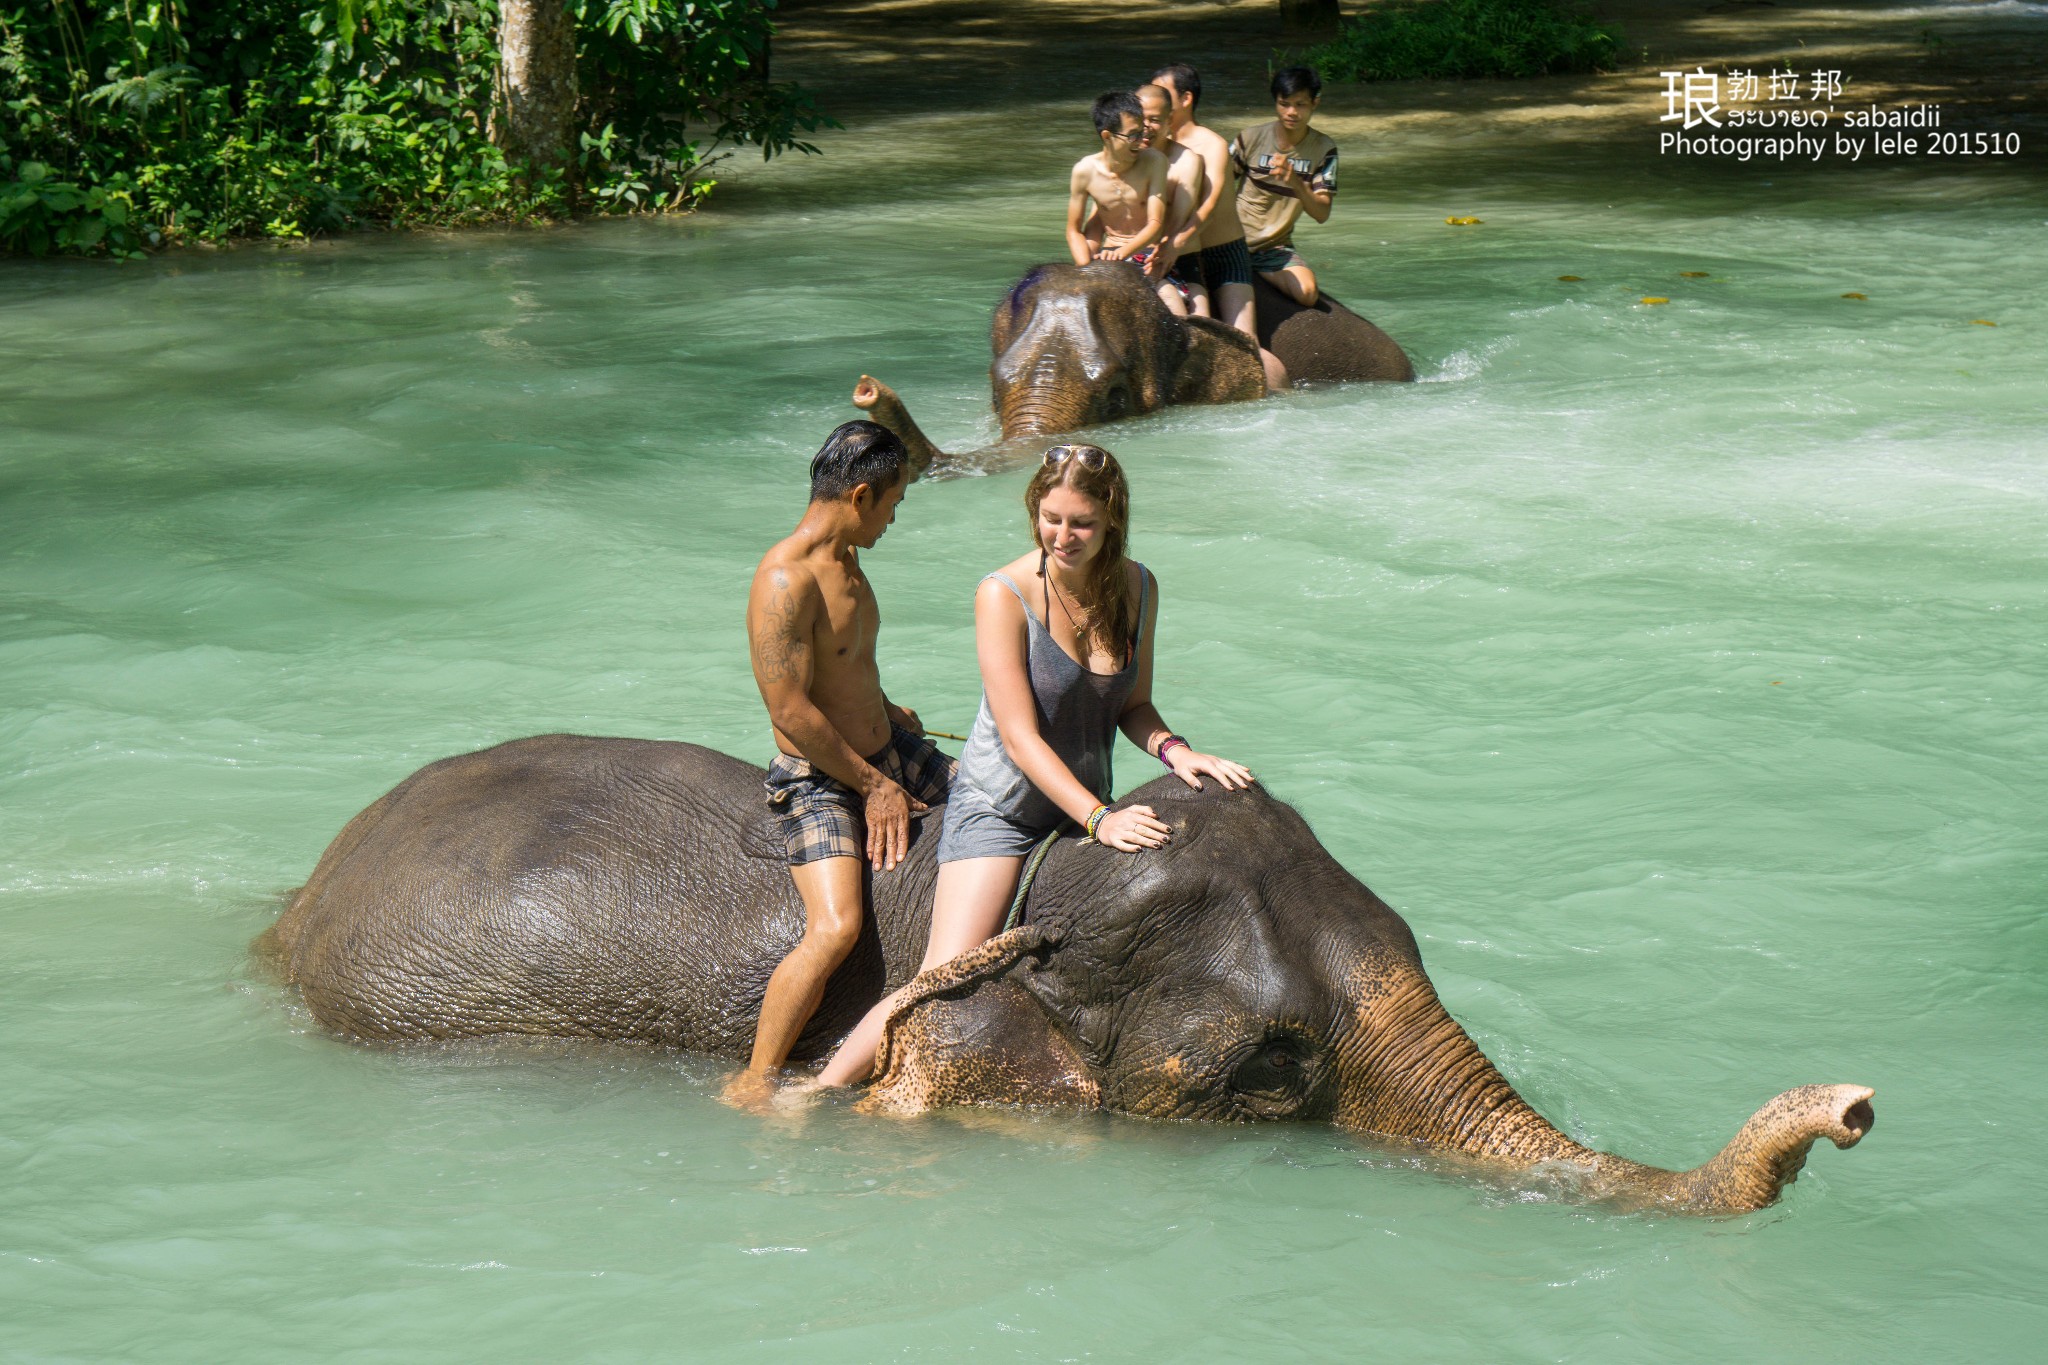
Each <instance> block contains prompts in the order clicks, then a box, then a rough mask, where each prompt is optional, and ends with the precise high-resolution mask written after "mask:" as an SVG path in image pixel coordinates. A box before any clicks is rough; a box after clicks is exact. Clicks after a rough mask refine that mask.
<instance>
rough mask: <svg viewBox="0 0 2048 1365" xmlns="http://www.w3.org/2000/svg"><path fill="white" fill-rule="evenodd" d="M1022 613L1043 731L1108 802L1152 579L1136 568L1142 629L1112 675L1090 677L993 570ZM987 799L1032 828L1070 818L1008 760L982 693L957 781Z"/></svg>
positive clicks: (1099, 797) (1082, 779) (1073, 770)
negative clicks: (1113, 752) (1119, 727)
mask: <svg viewBox="0 0 2048 1365" xmlns="http://www.w3.org/2000/svg"><path fill="white" fill-rule="evenodd" d="M989 578H993V579H995V580H996V581H997V582H999V583H1001V584H1002V585H1003V586H1004V587H1006V588H1008V589H1009V590H1010V591H1011V592H1012V593H1015V594H1016V597H1017V601H1018V602H1019V603H1020V604H1021V605H1022V606H1023V608H1024V629H1025V632H1026V640H1025V657H1026V662H1027V664H1028V665H1029V667H1030V671H1031V699H1032V701H1033V702H1034V703H1035V705H1036V707H1037V711H1038V733H1039V735H1040V737H1041V738H1043V739H1044V740H1045V742H1046V743H1047V744H1048V745H1050V746H1051V747H1052V751H1053V752H1054V753H1056V754H1058V755H1059V756H1060V761H1061V762H1063V763H1065V764H1066V765H1067V771H1069V772H1071V773H1073V775H1074V777H1075V779H1076V780H1077V781H1079V782H1080V784H1081V785H1082V786H1084V787H1086V788H1087V789H1088V790H1089V791H1091V792H1094V793H1095V799H1096V800H1098V801H1107V800H1108V799H1109V787H1110V753H1111V750H1112V748H1113V747H1114V746H1115V744H1116V723H1117V719H1118V717H1120V716H1122V715H1123V713H1124V704H1125V703H1126V702H1128V701H1129V700H1130V697H1131V689H1132V688H1133V687H1135V686H1136V685H1137V682H1138V653H1139V651H1138V645H1139V644H1140V643H1142V642H1143V640H1144V638H1145V605H1146V601H1147V599H1148V598H1149V596H1150V590H1151V575H1150V574H1148V573H1146V572H1145V566H1144V565H1142V564H1140V565H1139V566H1138V630H1137V634H1136V635H1135V636H1134V637H1133V642H1132V647H1131V657H1130V661H1129V662H1128V663H1126V664H1125V665H1124V666H1123V667H1122V668H1120V669H1118V670H1117V671H1116V672H1114V673H1093V672H1090V671H1089V670H1088V669H1085V668H1083V667H1082V666H1081V665H1080V664H1077V663H1075V662H1074V660H1073V659H1072V658H1071V657H1070V656H1069V655H1068V654H1067V652H1066V651H1065V650H1064V649H1061V648H1060V647H1059V643H1058V642H1057V641H1055V640H1054V639H1053V638H1052V632H1051V631H1049V630H1047V629H1046V627H1045V625H1044V624H1043V623H1042V622H1040V621H1039V619H1038V617H1037V616H1035V615H1034V614H1033V613H1032V611H1031V604H1030V603H1029V602H1026V601H1025V600H1024V594H1023V593H1022V592H1021V591H1019V590H1018V588H1017V585H1016V584H1015V583H1013V582H1011V581H1010V578H1009V575H1007V574H1001V573H992V574H990V575H988V577H987V578H984V579H983V580H982V582H984V583H986V582H987V581H988V579H989ZM954 781H956V782H965V783H967V784H968V785H969V786H971V787H973V788H974V789H975V790H976V791H978V792H980V793H981V794H982V795H983V796H985V797H987V798H988V800H989V802H990V804H992V805H993V806H994V807H995V808H996V810H997V811H999V812H1000V813H1002V814H1003V815H1006V816H1008V817H1010V818H1011V819H1013V820H1016V821H1018V822H1019V823H1021V824H1026V825H1030V826H1033V827H1034V828H1043V829H1051V828H1053V827H1054V826H1056V825H1058V824H1059V823H1060V822H1061V821H1062V820H1064V819H1066V818H1067V817H1066V815H1065V813H1064V812H1062V811H1061V810H1060V808H1059V807H1058V806H1056V805H1054V804H1053V803H1052V802H1051V801H1050V800H1048V799H1047V798H1046V796H1045V794H1044V793H1043V792H1041V791H1039V790H1038V788H1037V787H1035V786H1033V785H1032V782H1031V779H1030V778H1028V777H1026V776H1025V775H1024V770H1023V769H1022V768H1019V767H1018V766H1017V765H1016V763H1014V762H1013V761H1011V758H1010V755H1009V752H1008V751H1007V750H1005V749H1004V748H1003V737H1002V734H1001V732H1000V731H998V730H997V729H996V718H995V715H994V713H993V712H991V711H990V710H989V709H988V693H987V692H986V691H984V692H983V693H982V694H981V710H980V711H978V712H976V713H975V717H974V728H973V729H972V730H970V731H968V734H967V747H966V748H964V749H962V750H961V751H960V771H959V774H958V775H957V776H956V777H955V778H954Z"/></svg>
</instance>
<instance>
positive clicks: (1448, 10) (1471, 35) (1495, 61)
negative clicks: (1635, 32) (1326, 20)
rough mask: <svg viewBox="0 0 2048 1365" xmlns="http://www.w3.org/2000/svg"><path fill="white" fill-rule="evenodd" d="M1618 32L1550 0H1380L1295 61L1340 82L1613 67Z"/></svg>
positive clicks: (1539, 72) (1617, 48)
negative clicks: (1380, 1)
mask: <svg viewBox="0 0 2048 1365" xmlns="http://www.w3.org/2000/svg"><path fill="white" fill-rule="evenodd" d="M1620 46H1621V34H1620V32H1619V31H1618V30H1616V29H1615V28H1614V27H1613V26H1612V25H1609V24H1602V23H1597V22H1595V21H1594V20H1592V19H1589V18H1587V17H1585V16H1584V15H1581V14H1566V13H1562V12H1560V11H1559V10H1558V9H1556V8H1555V7H1554V6H1553V5H1551V3H1550V0H1387V2H1386V3H1383V4H1377V5H1374V6H1373V7H1372V8H1371V9H1370V10H1367V11H1366V12H1365V13H1363V14H1360V15H1357V16H1355V17H1354V18H1352V19H1349V20H1347V21H1346V22H1345V24H1344V26H1343V28H1342V29H1340V30H1339V31H1338V34H1337V36H1336V37H1335V38H1333V39H1331V40H1330V41H1329V42H1327V43H1324V44H1322V45H1320V46H1318V47H1313V48H1310V49H1309V50H1308V51H1307V52H1306V53H1304V54H1303V56H1302V60H1303V61H1305V62H1307V63H1309V64H1311V65H1313V66H1315V67H1316V68H1317V69H1318V70H1319V71H1321V72H1322V74H1323V76H1324V78H1325V79H1328V80H1339V81H1408V80H1456V79H1465V78H1472V77H1488V76H1493V77H1500V76H1544V75H1554V74H1558V73H1563V72H1572V71H1606V70H1612V69H1613V63H1614V59H1615V55H1616V53H1617V52H1619V50H1620Z"/></svg>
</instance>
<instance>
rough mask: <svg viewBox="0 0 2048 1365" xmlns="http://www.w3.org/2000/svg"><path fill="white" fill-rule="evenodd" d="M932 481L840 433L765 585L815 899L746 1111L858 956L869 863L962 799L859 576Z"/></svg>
mask: <svg viewBox="0 0 2048 1365" xmlns="http://www.w3.org/2000/svg"><path fill="white" fill-rule="evenodd" d="M923 469H924V466H923V463H922V462H921V461H918V460H915V459H914V458H913V457H912V455H911V454H910V452H909V451H908V450H906V449H905V448H904V445H903V443H902V442H901V441H899V440H897V439H896V437H894V436H892V435H891V434H890V433H889V432H888V431H886V430H885V429H883V428H882V427H879V426H877V425H875V424H874V423H873V422H847V423H845V424H843V425H842V426H840V427H839V428H838V429H836V430H835V431H833V433H832V435H831V436H830V437H829V438H827V439H826V441H825V444H824V446H823V447H822V448H821V449H820V450H819V451H818V453H817V455H816V456H815V457H814V458H813V459H812V461H811V502H810V506H809V507H807V508H806V509H805V510H804V515H803V520H802V521H800V522H798V523H797V528H796V529H795V530H794V531H792V532H790V533H789V535H788V536H786V537H784V538H783V539H782V540H780V541H778V542H776V544H775V546H774V548H772V549H770V550H769V551H768V553H767V554H766V555H764V556H762V558H761V565H760V567H759V568H758V569H756V570H755V571H754V586H753V590H752V591H751V593H750V594H749V595H748V598H747V642H748V646H749V649H750V651H751V653H752V655H753V665H754V681H755V683H756V684H757V685H758V686H759V687H760V689H761V699H762V700H763V701H764V702H766V703H767V704H768V718H769V721H770V723H771V724H772V725H773V726H774V727H775V747H776V748H777V749H778V750H779V751H780V752H779V753H778V754H777V756H776V759H775V762H774V763H773V764H772V765H770V767H769V769H768V779H767V783H766V786H767V790H768V805H769V807H770V809H771V810H773V811H774V812H775V813H776V814H777V815H778V816H779V817H780V820H781V826H782V835H783V843H784V851H785V852H786V854H787V856H788V860H789V871H790V875H791V876H792V877H793V878H795V880H796V886H797V890H798V892H799V893H800V894H801V895H802V896H803V901H804V936H803V939H802V941H800V942H799V943H798V944H797V946H796V948H795V950H794V951H792V952H791V953H790V954H789V956H787V957H785V958H784V959H783V960H782V963H781V965H780V966H778V967H777V968H776V969H775V974H774V975H773V976H771V977H770V978H769V979H768V990H767V994H766V996H765V997H764V999H763V1000H762V1002H761V1022H760V1024H759V1026H758V1027H757V1028H756V1030H755V1033H754V1052H753V1058H752V1060H751V1062H750V1063H749V1065H748V1067H747V1069H746V1070H745V1071H744V1072H741V1073H740V1075H739V1076H738V1077H736V1078H735V1079H734V1081H733V1082H732V1084H731V1085H730V1086H728V1087H727V1090H726V1097H727V1098H728V1099H729V1100H732V1101H734V1102H735V1103H740V1104H746V1105H758V1104H760V1103H763V1102H765V1101H766V1100H767V1099H768V1098H769V1097H770V1096H771V1095H772V1094H773V1091H774V1079H773V1078H774V1076H775V1073H776V1072H777V1071H779V1070H780V1069H781V1068H782V1065H783V1064H784V1063H785V1062H786V1061H788V1060H789V1053H790V1049H791V1048H792V1047H794V1046H795V1044H796V1041H797V1038H798V1036H799V1035H800V1034H801V1033H802V1032H803V1029H804V1025H805V1024H807V1023H809V1022H810V1020H811V1016H812V1015H814V1014H816V1013H817V1011H818V1002H819V1001H820V1000H822V999H823V998H824V995H825V983H826V982H827V981H829V980H830V979H831V976H832V973H833V972H835V971H837V970H838V968H839V965H840V964H841V963H842V962H844V961H845V960H846V957H847V954H849V953H851V952H852V951H853V946H854V943H855V941H856V940H857V939H858V938H859V937H860V930H861V921H862V919H863V917H864V915H865V899H866V898H865V895H864V889H865V888H864V885H863V883H864V881H865V877H864V875H863V874H864V872H865V868H864V867H863V866H862V864H863V862H865V863H867V864H869V865H871V866H873V868H874V869H875V870H876V871H878V872H879V871H888V870H891V869H893V868H894V867H895V866H896V864H898V863H899V862H901V861H903V855H904V853H905V852H906V851H907V849H908V847H909V842H910V817H911V813H912V812H913V811H921V810H924V809H925V808H926V807H927V806H928V805H931V804H934V803H937V802H941V801H944V800H945V799H946V792H947V789H948V787H949V786H950V785H951V783H952V779H953V760H952V759H950V758H948V757H947V756H946V755H945V754H943V753H941V752H939V750H938V749H937V748H936V747H935V746H934V745H933V744H932V742H931V741H930V740H928V739H926V738H925V737H924V727H923V726H922V725H921V724H920V723H919V721H918V718H917V713H916V712H915V711H911V710H909V709H907V708H905V707H901V706H898V705H896V704H895V703H894V702H892V701H890V700H889V698H888V697H887V695H885V694H884V693H883V691H882V678H881V673H880V671H879V670H878V668H877V667H876V664H875V637H876V635H877V634H878V633H879V632H880V630H881V624H882V618H881V611H880V608H879V607H878V605H877V604H876V601H875V591H874V588H873V587H872V586H871V585H870V584H869V582H868V580H867V576H866V575H865V574H863V573H862V572H861V567H860V552H861V551H862V550H867V549H872V548H874V545H875V542H876V541H877V540H879V539H881V537H882V534H883V532H885V531H887V530H888V529H889V524H890V523H891V522H893V521H894V520H895V519H896V508H897V506H898V504H900V503H901V502H902V501H903V493H904V490H905V489H906V488H908V487H909V485H910V482H911V480H913V479H915V478H916V477H917V476H918V475H919V474H921V473H922V472H923Z"/></svg>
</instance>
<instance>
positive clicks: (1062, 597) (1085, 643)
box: [1039, 560, 1095, 653]
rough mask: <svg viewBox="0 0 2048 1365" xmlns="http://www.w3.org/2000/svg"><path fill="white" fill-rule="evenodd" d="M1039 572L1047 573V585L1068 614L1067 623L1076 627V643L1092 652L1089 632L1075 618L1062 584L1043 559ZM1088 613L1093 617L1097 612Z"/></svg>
mask: <svg viewBox="0 0 2048 1365" xmlns="http://www.w3.org/2000/svg"><path fill="white" fill-rule="evenodd" d="M1039 572H1040V573H1042V574H1044V575H1045V582H1046V586H1047V587H1049V588H1051V589H1052V595H1053V598H1054V600H1055V601H1057V602H1058V603H1059V604H1060V611H1061V613H1062V614H1064V615H1065V616H1066V618H1067V624H1068V625H1070V626H1072V627H1073V628H1074V643H1076V644H1078V645H1079V646H1080V647H1081V649H1082V652H1083V653H1087V652H1090V650H1089V644H1090V642H1089V639H1088V632H1087V631H1086V630H1085V629H1084V628H1083V627H1082V625H1081V623H1080V622H1079V621H1076V620H1075V619H1074V609H1073V608H1072V607H1069V606H1068V605H1067V595H1066V594H1065V593H1064V592H1061V591H1060V585H1059V584H1058V583H1056V582H1054V581H1053V576H1052V569H1051V568H1050V567H1048V566H1047V565H1046V564H1045V563H1044V562H1043V561H1042V560H1041V561H1040V564H1039ZM1088 615H1089V617H1090V618H1091V619H1093V617H1094V615H1095V613H1094V612H1092V611H1091V612H1089V613H1088Z"/></svg>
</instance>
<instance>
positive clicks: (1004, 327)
mask: <svg viewBox="0 0 2048 1365" xmlns="http://www.w3.org/2000/svg"><path fill="white" fill-rule="evenodd" d="M1257 291H1258V320H1259V342H1260V344H1261V345H1263V346H1265V347H1266V349H1267V350H1269V351H1271V352H1273V353H1274V354H1275V355H1277V356H1278V357H1280V360H1281V362H1282V363H1283V364H1285V365H1286V366H1287V371H1288V373H1289V374H1290V375H1291V376H1292V377H1293V378H1295V379H1297V380H1309V381H1315V382H1327V383H1342V382H1349V381H1355V380H1390V381H1398V382H1406V381H1408V380H1412V379H1414V378H1415V367H1414V366H1413V365H1412V364H1410V363H1409V360H1408V357H1407V355H1406V354H1404V353H1403V352H1402V350H1401V348H1400V347H1399V346H1398V345H1396V344H1395V342H1394V339H1393V338H1392V337H1390V336H1388V335H1387V334H1386V333H1385V332H1382V331H1381V330H1380V329H1379V328H1377V327H1375V326H1373V325H1372V324H1371V323H1370V322H1367V321H1366V320H1365V319H1364V318H1362V317H1360V316H1358V315H1357V314H1356V313H1354V312H1352V311H1351V310H1350V309H1348V308H1346V307H1345V306H1344V305H1343V304H1341V303H1339V302H1338V301H1337V300H1335V299H1333V298H1331V297H1330V296H1329V295H1328V294H1325V295H1323V296H1322V298H1321V299H1320V300H1319V301H1318V302H1317V303H1316V305H1315V307H1313V308H1303V307H1302V306H1301V305H1300V304H1297V303H1295V302H1294V301H1292V300H1291V299H1289V298H1287V297H1286V296H1285V295H1284V294H1282V293H1280V292H1279V291H1278V290H1276V289H1274V288H1273V287H1272V286H1271V285H1269V284H1267V283H1266V282H1265V281H1264V280H1260V281H1259V282H1258V285H1257ZM989 344H990V347H991V349H992V350H993V351H994V353H995V359H994V362H993V363H992V364H991V365H990V366H989V386H990V390H991V392H992V395H993V398H994V402H995V409H996V416H997V418H998V420H999V421H1000V422H1001V423H1002V431H1003V436H1002V439H1003V440H1004V441H1014V440H1020V439H1023V438H1026V437H1032V436H1049V435H1056V434H1058V433H1061V432H1068V431H1079V430H1082V429H1083V428H1086V427H1092V426H1099V425H1100V424H1102V423H1104V422H1113V421H1116V420H1118V419H1119V418H1124V417H1135V416H1139V415H1140V414H1143V413H1147V412H1156V411H1158V410H1159V409H1160V408H1163V407H1165V406H1166V405H1167V404H1169V403H1239V402H1246V401H1249V400H1251V399H1254V398H1263V397H1264V396H1265V395H1266V382H1265V371H1264V368H1263V367H1262V366H1261V365H1260V363H1259V356H1258V351H1257V349H1256V348H1255V347H1254V346H1253V345H1252V342H1251V338H1250V337H1247V336H1246V335H1244V333H1242V332H1239V331H1238V330H1236V329H1235V328H1232V327H1228V326H1225V325H1224V324H1222V323H1220V322H1215V321H1213V320H1211V319H1209V318H1196V317H1191V318H1179V317H1176V316H1174V314H1173V313H1172V311H1171V310H1169V309H1168V308H1167V307H1166V305H1165V304H1163V303H1161V302H1160V301H1159V298H1158V296H1157V295H1156V294H1154V293H1153V292H1152V289H1151V287H1150V285H1148V284H1147V283H1146V281H1145V280H1144V278H1143V277H1142V276H1141V275H1139V273H1138V272H1137V271H1136V270H1133V269H1131V268H1130V267H1129V266H1126V265H1122V264H1120V263H1116V262H1108V261H1097V262H1094V263H1093V264H1090V265H1079V266H1077V265H1068V264H1057V265H1041V266H1035V267H1033V268H1032V269H1031V270H1030V271H1028V272H1027V273H1026V274H1025V276H1024V278H1023V279H1021V280H1019V281H1018V282H1017V283H1016V284H1015V285H1014V286H1012V287H1011V289H1010V290H1009V292H1008V293H1006V294H1004V295H1003V297H1002V300H1001V301H1000V302H998V303H997V304H996V307H995V315H994V317H993V319H992V320H991V322H990V324H989ZM854 402H855V404H856V405H857V406H859V407H861V408H862V409H863V410H864V411H866V412H867V413H868V415H869V416H871V417H872V418H873V419H874V420H875V421H877V422H880V423H881V424H882V425H883V426H885V427H888V428H889V429H890V430H891V431H893V432H895V433H896V434H897V435H898V436H900V437H902V438H903V440H904V442H905V443H906V444H907V445H909V446H910V448H911V450H912V452H913V453H914V454H916V455H917V456H918V457H919V458H920V459H921V460H925V461H929V460H931V459H934V458H936V457H937V456H938V455H939V454H940V453H941V452H940V451H939V450H938V448H937V447H936V446H934V445H933V444H932V443H931V441H930V440H928V439H927V438H926V437H925V435H924V433H923V432H922V431H920V430H919V429H918V426H917V423H916V422H915V421H913V420H912V419H911V417H910V413H909V412H908V410H907V409H905V407H904V405H903V402H902V400H901V399H899V398H898V397H897V396H896V395H895V393H893V392H891V391H890V390H889V388H888V387H887V386H886V385H883V384H881V383H878V382H877V381H875V380H873V379H870V378H867V377H865V376H864V377H863V378H862V380H861V387H860V388H859V389H856V390H855V394H854Z"/></svg>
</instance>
